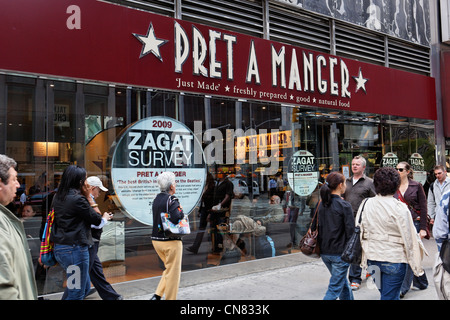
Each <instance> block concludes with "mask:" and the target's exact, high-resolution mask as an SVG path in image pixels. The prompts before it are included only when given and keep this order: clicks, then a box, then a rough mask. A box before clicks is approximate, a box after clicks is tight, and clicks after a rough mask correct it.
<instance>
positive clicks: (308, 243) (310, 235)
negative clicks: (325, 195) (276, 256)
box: [299, 201, 320, 256]
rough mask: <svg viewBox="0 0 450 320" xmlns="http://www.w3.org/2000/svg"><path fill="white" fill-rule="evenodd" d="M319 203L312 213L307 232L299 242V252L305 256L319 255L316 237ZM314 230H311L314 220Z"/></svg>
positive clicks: (317, 232)
mask: <svg viewBox="0 0 450 320" xmlns="http://www.w3.org/2000/svg"><path fill="white" fill-rule="evenodd" d="M319 206H320V201H319V203H318V204H317V207H316V211H315V212H314V217H313V219H312V220H311V224H310V226H309V229H308V231H307V232H306V234H305V235H304V236H303V238H302V240H300V243H299V247H300V251H301V252H302V253H303V254H306V255H307V256H310V255H312V254H313V253H315V254H317V255H320V248H319V246H318V245H317V236H318V235H319V217H318V216H317V212H318V211H319ZM316 216H317V220H316V228H315V229H314V230H312V226H313V223H314V220H315V219H316Z"/></svg>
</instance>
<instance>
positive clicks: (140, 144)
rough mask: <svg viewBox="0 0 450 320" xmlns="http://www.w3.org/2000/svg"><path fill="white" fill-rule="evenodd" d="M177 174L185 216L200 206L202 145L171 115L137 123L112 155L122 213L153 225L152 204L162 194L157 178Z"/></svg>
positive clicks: (113, 177) (178, 194)
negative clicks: (170, 116) (167, 173)
mask: <svg viewBox="0 0 450 320" xmlns="http://www.w3.org/2000/svg"><path fill="white" fill-rule="evenodd" d="M164 171H171V172H173V173H174V174H175V176H176V179H175V181H176V193H175V196H176V197H178V199H179V200H180V203H181V206H182V207H183V211H184V212H185V213H190V212H191V211H192V210H193V209H194V208H195V206H196V205H197V203H198V201H199V199H200V197H201V194H202V191H203V187H204V185H205V180H206V162H205V160H204V156H203V150H202V147H201V144H200V142H199V141H198V139H197V138H196V137H195V135H194V134H193V133H192V131H191V130H190V129H189V128H188V127H186V126H185V125H184V124H183V123H181V122H179V121H177V120H175V119H171V118H167V117H151V118H146V119H143V120H140V121H137V122H135V123H134V124H132V125H131V126H129V127H128V128H127V129H126V131H125V132H124V133H123V134H122V135H121V137H120V138H119V141H118V143H117V146H116V148H115V150H114V154H113V156H112V164H111V180H112V185H113V188H114V191H115V194H116V196H117V197H116V200H117V201H118V202H119V206H121V208H122V210H123V211H124V213H125V214H126V215H128V216H129V217H130V218H132V219H136V220H137V221H139V222H141V223H144V224H147V225H153V214H152V203H153V200H154V199H155V196H156V195H157V194H158V193H160V189H159V185H158V183H157V178H158V176H159V174H160V173H162V172H164Z"/></svg>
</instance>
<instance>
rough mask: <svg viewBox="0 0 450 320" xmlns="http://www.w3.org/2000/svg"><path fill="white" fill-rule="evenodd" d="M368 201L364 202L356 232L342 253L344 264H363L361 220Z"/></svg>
mask: <svg viewBox="0 0 450 320" xmlns="http://www.w3.org/2000/svg"><path fill="white" fill-rule="evenodd" d="M367 200H368V199H366V201H364V204H363V207H362V209H361V214H360V215H359V220H358V225H357V226H356V227H355V232H354V233H353V235H352V236H351V237H350V239H349V240H348V242H347V244H346V245H345V249H344V251H343V252H342V255H341V259H342V261H344V262H347V263H351V264H360V263H361V256H362V248H361V239H360V233H361V227H360V225H361V218H362V214H363V211H364V207H365V205H366V202H367Z"/></svg>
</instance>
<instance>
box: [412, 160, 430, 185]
mask: <svg viewBox="0 0 450 320" xmlns="http://www.w3.org/2000/svg"><path fill="white" fill-rule="evenodd" d="M408 163H409V165H410V166H411V169H412V170H413V172H414V180H416V181H417V182H420V183H421V184H422V185H423V184H424V183H425V182H426V181H427V172H426V171H425V162H424V160H423V157H422V155H420V154H419V153H417V152H416V153H413V154H412V155H411V157H410V158H409V160H408Z"/></svg>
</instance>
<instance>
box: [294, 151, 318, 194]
mask: <svg viewBox="0 0 450 320" xmlns="http://www.w3.org/2000/svg"><path fill="white" fill-rule="evenodd" d="M287 175H288V182H289V185H290V186H291V188H292V190H294V192H295V193H296V194H298V195H299V196H309V195H310V194H311V193H313V192H314V190H315V189H316V187H317V184H318V183H319V172H318V171H317V165H316V160H315V158H314V156H313V154H312V153H311V152H309V151H306V150H299V151H297V152H296V153H294V155H293V156H292V157H291V160H290V161H289V165H288V174H287Z"/></svg>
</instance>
